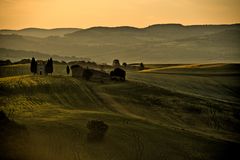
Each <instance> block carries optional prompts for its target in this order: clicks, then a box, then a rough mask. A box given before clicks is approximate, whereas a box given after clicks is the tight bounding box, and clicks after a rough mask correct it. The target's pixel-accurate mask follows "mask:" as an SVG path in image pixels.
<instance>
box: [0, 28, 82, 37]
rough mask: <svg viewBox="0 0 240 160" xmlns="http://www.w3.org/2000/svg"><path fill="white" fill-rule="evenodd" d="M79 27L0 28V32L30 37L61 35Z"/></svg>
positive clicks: (74, 30)
mask: <svg viewBox="0 0 240 160" xmlns="http://www.w3.org/2000/svg"><path fill="white" fill-rule="evenodd" d="M79 30H81V29H79V28H55V29H41V28H25V29H21V30H0V34H18V35H22V36H32V37H42V38H43V37H49V36H63V35H65V34H69V33H72V32H76V31H79Z"/></svg>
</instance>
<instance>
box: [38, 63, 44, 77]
mask: <svg viewBox="0 0 240 160" xmlns="http://www.w3.org/2000/svg"><path fill="white" fill-rule="evenodd" d="M45 68H46V64H45V63H44V61H37V74H39V75H45V74H46V69H45Z"/></svg>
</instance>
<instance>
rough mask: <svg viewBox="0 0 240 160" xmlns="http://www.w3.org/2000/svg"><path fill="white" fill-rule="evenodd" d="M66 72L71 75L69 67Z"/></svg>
mask: <svg viewBox="0 0 240 160" xmlns="http://www.w3.org/2000/svg"><path fill="white" fill-rule="evenodd" d="M66 72H67V74H69V73H70V68H69V66H68V65H67V68H66Z"/></svg>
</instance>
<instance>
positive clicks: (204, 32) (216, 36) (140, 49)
mask: <svg viewBox="0 0 240 160" xmlns="http://www.w3.org/2000/svg"><path fill="white" fill-rule="evenodd" d="M239 26H240V25H239V24H234V25H216V26H215V25H202V26H201V25H199V26H198V25H197V26H183V25H180V24H169V25H153V26H149V27H146V28H134V27H93V28H88V29H82V30H79V31H76V32H73V33H70V34H66V35H65V36H64V37H45V38H38V37H27V36H20V35H0V47H1V48H8V49H15V50H28V51H35V52H41V53H47V54H57V55H62V56H65V55H72V56H78V57H88V58H91V59H92V60H93V61H96V62H99V63H102V62H105V63H112V60H113V59H115V58H118V59H120V60H121V62H124V61H126V62H127V63H133V62H144V63H216V62H225V63H229V62H231V63H232V62H239V61H240V59H239V50H240V48H239V45H238V44H239V42H240V37H239V35H240V34H239V30H240V27H239Z"/></svg>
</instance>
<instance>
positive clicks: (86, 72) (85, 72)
mask: <svg viewBox="0 0 240 160" xmlns="http://www.w3.org/2000/svg"><path fill="white" fill-rule="evenodd" d="M92 75H93V73H92V71H91V70H90V69H88V68H86V69H84V70H83V74H82V77H83V78H84V79H86V80H87V81H88V80H90V78H91V77H92Z"/></svg>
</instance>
